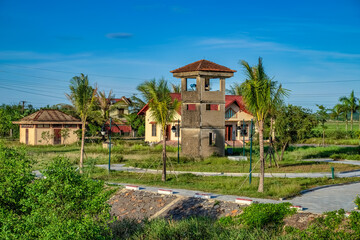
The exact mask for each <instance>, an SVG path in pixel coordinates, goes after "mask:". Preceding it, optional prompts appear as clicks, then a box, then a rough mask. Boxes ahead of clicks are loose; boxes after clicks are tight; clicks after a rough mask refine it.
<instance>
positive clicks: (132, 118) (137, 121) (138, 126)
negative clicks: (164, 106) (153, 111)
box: [125, 113, 145, 137]
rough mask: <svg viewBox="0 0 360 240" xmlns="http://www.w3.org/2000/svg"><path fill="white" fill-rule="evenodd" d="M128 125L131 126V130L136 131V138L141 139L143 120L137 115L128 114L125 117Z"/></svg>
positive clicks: (143, 129)
mask: <svg viewBox="0 0 360 240" xmlns="http://www.w3.org/2000/svg"><path fill="white" fill-rule="evenodd" d="M125 118H126V120H127V121H128V123H129V124H130V125H131V129H132V130H134V131H137V136H138V137H141V136H144V135H145V118H144V116H139V115H137V113H130V114H128V115H126V116H125Z"/></svg>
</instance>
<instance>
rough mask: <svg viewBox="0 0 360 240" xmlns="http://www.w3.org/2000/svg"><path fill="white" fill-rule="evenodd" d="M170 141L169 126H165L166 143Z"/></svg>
mask: <svg viewBox="0 0 360 240" xmlns="http://www.w3.org/2000/svg"><path fill="white" fill-rule="evenodd" d="M170 140H171V126H170V125H167V126H166V141H170Z"/></svg>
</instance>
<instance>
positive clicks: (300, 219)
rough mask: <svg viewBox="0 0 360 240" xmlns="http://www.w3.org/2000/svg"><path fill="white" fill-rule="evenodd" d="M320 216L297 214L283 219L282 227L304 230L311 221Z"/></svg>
mask: <svg viewBox="0 0 360 240" xmlns="http://www.w3.org/2000/svg"><path fill="white" fill-rule="evenodd" d="M320 216H321V215H319V214H314V213H297V214H294V215H292V216H289V217H287V218H285V219H284V227H286V226H291V227H295V228H298V229H300V230H305V229H306V228H307V226H308V225H309V223H310V222H311V221H313V220H314V219H315V218H318V217H320Z"/></svg>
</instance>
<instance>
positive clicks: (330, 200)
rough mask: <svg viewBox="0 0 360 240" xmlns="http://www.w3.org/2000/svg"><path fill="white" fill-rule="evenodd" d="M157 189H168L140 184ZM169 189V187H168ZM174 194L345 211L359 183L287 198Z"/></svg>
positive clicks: (349, 208) (351, 205)
mask: <svg viewBox="0 0 360 240" xmlns="http://www.w3.org/2000/svg"><path fill="white" fill-rule="evenodd" d="M109 184H116V185H122V186H126V185H134V184H126V183H109ZM159 189H168V188H161V187H151V186H140V191H142V190H143V191H149V192H154V193H157V192H158V190H159ZM168 190H170V189H168ZM171 190H173V193H174V194H175V195H179V196H186V197H194V196H195V194H197V193H205V194H210V196H211V199H213V200H222V201H230V202H235V199H236V198H242V199H251V200H253V201H256V202H259V203H281V202H290V203H291V204H292V205H294V206H302V207H303V208H304V212H312V213H323V212H327V211H335V210H339V209H340V208H343V209H344V210H345V211H347V212H350V211H352V210H354V208H355V204H354V202H353V201H354V199H355V197H356V195H357V194H360V183H352V184H347V185H341V186H328V187H325V188H320V189H316V190H313V191H308V192H306V193H304V194H302V195H301V196H298V197H295V198H293V199H289V200H284V201H280V200H271V199H261V198H249V197H242V196H233V195H222V194H212V193H207V192H201V191H194V190H186V189H173V188H172V189H171Z"/></svg>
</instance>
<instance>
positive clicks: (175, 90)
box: [171, 83, 181, 93]
mask: <svg viewBox="0 0 360 240" xmlns="http://www.w3.org/2000/svg"><path fill="white" fill-rule="evenodd" d="M171 92H173V93H181V86H180V84H173V83H172V84H171Z"/></svg>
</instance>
